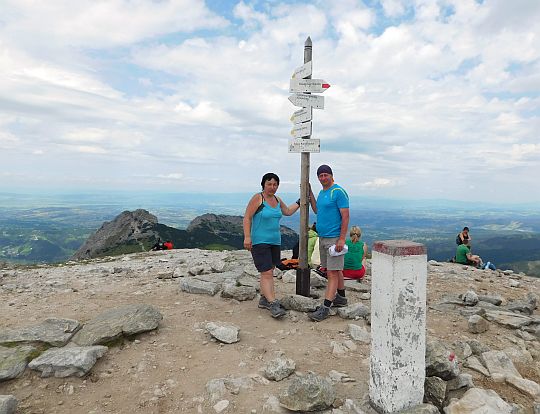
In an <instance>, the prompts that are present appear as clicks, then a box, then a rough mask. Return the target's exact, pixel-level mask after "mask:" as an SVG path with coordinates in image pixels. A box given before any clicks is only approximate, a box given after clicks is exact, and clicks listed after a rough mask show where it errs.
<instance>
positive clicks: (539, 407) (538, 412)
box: [533, 402, 540, 414]
mask: <svg viewBox="0 0 540 414" xmlns="http://www.w3.org/2000/svg"><path fill="white" fill-rule="evenodd" d="M533 414H540V402H534V403H533Z"/></svg>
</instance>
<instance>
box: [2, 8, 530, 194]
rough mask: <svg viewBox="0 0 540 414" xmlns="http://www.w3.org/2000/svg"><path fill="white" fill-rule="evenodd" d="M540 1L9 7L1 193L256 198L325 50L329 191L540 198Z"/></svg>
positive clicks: (296, 162) (277, 167) (285, 181)
mask: <svg viewBox="0 0 540 414" xmlns="http://www.w3.org/2000/svg"><path fill="white" fill-rule="evenodd" d="M539 21H540V1H537V0H512V1H508V0H483V1H480V0H379V1H376V0H363V1H361V0H333V1H331V2H329V1H325V0H320V1H319V0H315V1H309V2H307V1H300V0H288V1H274V0H268V1H257V0H255V1H221V0H207V1H198V0H153V1H150V0H106V1H103V0H78V1H76V2H73V1H69V0H48V1H41V2H36V1H33V0H0V191H21V192H32V191H56V190H63V191H79V192H81V191H100V190H103V191H113V192H114V191H118V190H135V191H150V190H152V191H168V192H204V193H212V192H249V193H251V192H253V193H254V192H257V191H259V190H260V179H261V176H262V175H263V174H264V173H266V172H270V171H271V172H275V173H277V174H278V175H279V176H280V178H281V185H280V190H279V191H283V192H288V193H296V192H299V184H300V164H301V162H300V158H301V156H300V154H298V153H289V152H288V140H289V138H291V134H290V131H291V128H292V123H291V121H290V117H291V115H292V113H293V112H294V111H295V110H298V109H300V108H297V107H295V106H293V105H292V104H291V102H289V100H288V97H289V96H290V93H289V80H290V78H291V76H292V74H293V72H294V71H295V69H296V68H298V67H299V66H301V65H302V64H303V63H304V61H303V53H304V51H303V49H304V43H305V41H306V39H307V37H308V36H310V38H311V40H312V42H313V61H312V64H313V78H316V79H323V80H325V81H326V82H327V83H329V84H330V85H331V87H330V88H329V89H328V90H327V91H325V92H324V93H323V94H322V96H323V97H324V100H325V102H324V105H325V108H324V109H314V110H313V134H312V138H315V139H320V142H321V150H320V153H312V154H311V155H310V164H311V168H310V181H311V183H312V185H313V186H314V188H320V186H319V184H318V181H317V178H316V173H315V171H316V168H317V166H318V165H320V164H323V163H324V164H329V165H330V166H331V167H332V169H333V172H334V178H335V181H336V182H337V183H338V184H340V185H341V186H343V187H344V188H345V189H346V190H347V191H348V192H349V193H350V194H351V195H355V196H366V197H389V198H408V199H426V198H431V199H438V198H441V199H449V200H464V201H468V202H475V201H477V202H478V201H488V200H489V201H492V202H501V203H505V202H514V203H524V202H527V203H535V202H539V201H540V185H539V184H538V180H539V178H538V177H540V24H538V22H539Z"/></svg>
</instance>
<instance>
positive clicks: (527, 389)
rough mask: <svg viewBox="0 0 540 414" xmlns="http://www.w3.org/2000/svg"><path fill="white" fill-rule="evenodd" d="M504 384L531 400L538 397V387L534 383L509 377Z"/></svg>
mask: <svg viewBox="0 0 540 414" xmlns="http://www.w3.org/2000/svg"><path fill="white" fill-rule="evenodd" d="M506 383H507V384H510V385H511V386H512V387H514V388H515V389H517V390H519V391H521V392H522V393H524V394H526V395H528V396H529V397H531V398H533V399H537V398H538V397H539V396H540V385H538V384H537V383H536V382H534V381H531V380H528V379H525V378H520V377H516V376H513V375H509V376H507V377H506Z"/></svg>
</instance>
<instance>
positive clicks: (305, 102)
mask: <svg viewBox="0 0 540 414" xmlns="http://www.w3.org/2000/svg"><path fill="white" fill-rule="evenodd" d="M289 101H291V102H292V104H293V105H294V106H301V107H303V108H308V107H312V108H316V109H324V97H322V96H321V95H307V94H304V93H295V94H294V95H291V96H289Z"/></svg>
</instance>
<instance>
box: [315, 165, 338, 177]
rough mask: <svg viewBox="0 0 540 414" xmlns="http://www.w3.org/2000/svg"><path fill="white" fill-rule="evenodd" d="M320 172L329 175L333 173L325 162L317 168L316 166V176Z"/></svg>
mask: <svg viewBox="0 0 540 414" xmlns="http://www.w3.org/2000/svg"><path fill="white" fill-rule="evenodd" d="M322 173H326V174H330V175H334V174H333V173H332V168H330V167H329V166H328V165H326V164H323V165H321V166H320V167H319V168H317V177H318V176H319V175H321V174H322Z"/></svg>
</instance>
